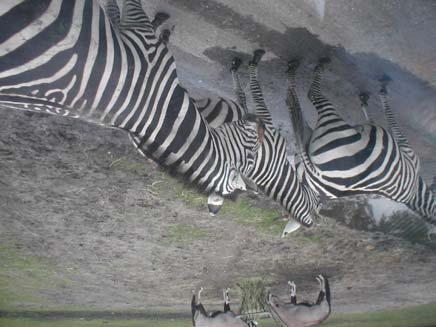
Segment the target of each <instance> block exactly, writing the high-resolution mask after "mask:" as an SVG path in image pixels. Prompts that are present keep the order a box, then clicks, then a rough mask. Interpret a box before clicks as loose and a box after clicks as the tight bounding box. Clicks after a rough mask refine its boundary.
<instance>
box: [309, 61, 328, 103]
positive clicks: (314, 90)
mask: <svg viewBox="0 0 436 327" xmlns="http://www.w3.org/2000/svg"><path fill="white" fill-rule="evenodd" d="M329 62H330V58H327V57H323V58H320V59H319V61H318V64H317V65H316V66H315V69H314V72H313V81H312V85H311V86H310V89H309V93H308V94H307V95H308V97H309V99H310V101H311V102H312V103H313V105H314V106H315V107H316V108H317V110H318V106H317V102H319V101H321V102H323V101H326V98H325V97H324V96H323V95H322V93H321V78H322V74H323V73H324V67H325V65H326V64H328V63H329Z"/></svg>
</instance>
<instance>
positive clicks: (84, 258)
mask: <svg viewBox="0 0 436 327" xmlns="http://www.w3.org/2000/svg"><path fill="white" fill-rule="evenodd" d="M0 114H1V120H0V130H1V135H0V136H1V137H0V155H1V161H0V205H1V209H0V210H1V225H0V239H1V242H2V261H3V266H2V270H1V275H0V277H1V279H0V280H1V281H2V285H0V291H1V293H2V295H3V296H4V298H6V299H10V301H9V303H3V305H4V306H5V307H6V308H15V309H22V310H26V309H41V308H44V309H56V308H57V309H59V308H95V309H100V310H107V309H109V310H110V309H113V308H119V309H141V310H143V309H147V310H158V309H165V310H168V311H177V312H185V311H186V310H187V308H188V303H189V299H190V294H191V290H192V289H193V288H198V287H200V286H201V285H203V286H204V287H205V288H206V291H205V293H204V297H205V299H207V300H205V301H207V303H209V304H218V303H219V302H220V295H221V289H222V288H224V287H228V286H230V287H233V289H234V292H238V287H237V286H236V283H238V282H239V283H240V282H241V281H243V280H245V279H247V278H251V277H258V278H262V279H263V280H264V281H265V282H266V284H267V286H268V288H270V290H271V291H272V292H275V293H277V294H280V295H283V296H285V295H286V294H285V293H286V281H287V280H290V279H292V280H295V281H296V283H297V285H298V287H299V288H298V291H299V293H300V294H301V296H302V297H303V298H306V299H309V300H315V296H316V292H317V290H316V288H317V285H316V282H315V280H314V277H315V275H316V274H318V273H324V274H326V275H327V276H328V277H330V279H331V288H332V292H333V303H334V304H333V305H334V310H335V311H336V312H349V311H367V310H376V309H382V308H390V307H398V306H406V305H412V304H421V303H428V302H431V301H435V300H436V283H435V281H434V271H435V269H436V252H435V250H434V248H433V249H432V248H431V247H428V246H425V245H419V244H412V243H410V242H408V241H405V240H402V239H399V238H395V237H393V236H389V235H384V234H381V233H370V232H364V231H359V230H354V229H351V228H349V227H347V226H345V225H344V224H342V223H340V222H338V221H336V220H334V219H326V220H325V221H321V222H320V223H319V224H318V226H317V227H315V228H313V229H311V230H299V231H298V232H296V233H295V234H293V235H292V236H291V237H289V238H286V239H281V238H280V230H281V228H282V227H283V222H282V221H280V220H275V218H276V217H280V209H278V208H277V207H275V206H274V205H273V204H272V203H271V202H270V201H269V200H268V199H265V198H263V197H262V196H260V195H250V196H242V197H240V198H239V199H238V201H236V202H235V203H231V202H227V205H226V207H225V209H224V210H223V213H220V214H219V215H218V216H216V217H210V216H209V215H208V214H207V210H206V204H205V198H204V197H202V196H200V195H199V194H197V193H196V192H195V191H194V190H192V189H189V188H186V187H184V186H183V185H182V184H180V183H178V182H176V181H175V180H174V179H173V178H170V177H168V176H167V175H166V174H164V173H162V172H159V171H158V170H156V169H155V168H154V167H153V165H152V164H150V163H147V162H145V159H144V158H143V157H141V156H140V155H139V154H138V153H136V152H135V150H134V149H133V147H132V146H131V145H130V143H129V140H128V138H127V135H126V134H125V133H123V132H121V131H117V130H112V129H104V128H96V126H95V125H90V124H86V123H82V122H79V121H76V120H72V119H60V118H57V117H53V116H45V115H44V116H41V115H38V114H30V113H24V112H15V111H7V110H3V111H1V113H0ZM23 122H25V123H23ZM259 208H260V209H259ZM14 256H15V257H20V258H23V257H24V258H29V259H26V260H27V264H26V265H18V264H17V263H16V261H14V260H13V258H12V259H11V257H14ZM17 260H24V259H17ZM239 296H240V295H239V294H238V293H235V294H234V298H235V301H236V302H237V301H238V300H240V298H238V297H239Z"/></svg>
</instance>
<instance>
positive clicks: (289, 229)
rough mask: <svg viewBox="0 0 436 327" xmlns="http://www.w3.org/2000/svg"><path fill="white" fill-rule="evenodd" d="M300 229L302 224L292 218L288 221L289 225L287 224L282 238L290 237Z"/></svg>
mask: <svg viewBox="0 0 436 327" xmlns="http://www.w3.org/2000/svg"><path fill="white" fill-rule="evenodd" d="M300 227H301V224H300V223H299V222H298V221H296V220H294V219H292V218H291V219H290V220H289V221H288V223H287V224H286V226H285V228H284V229H283V232H282V237H285V236H287V235H289V234H290V233H292V232H295V231H296V230H297V229H299V228H300Z"/></svg>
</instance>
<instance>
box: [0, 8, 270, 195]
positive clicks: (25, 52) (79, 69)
mask: <svg viewBox="0 0 436 327" xmlns="http://www.w3.org/2000/svg"><path fill="white" fill-rule="evenodd" d="M105 9H106V10H103V8H101V7H100V5H99V4H98V3H97V2H96V1H85V0H75V1H72V0H63V1H37V0H33V1H26V2H22V1H19V0H12V1H8V2H6V3H2V4H1V5H0V29H1V31H2V33H1V36H0V106H1V107H2V108H12V109H20V110H32V111H37V112H46V113H50V114H55V115H58V116H68V117H73V118H79V119H82V120H85V121H87V122H92V123H95V124H98V125H103V126H109V127H115V128H120V129H123V130H126V131H128V132H129V133H131V135H133V136H134V137H136V138H137V139H138V140H139V144H140V146H141V149H143V151H144V152H146V153H147V154H148V155H150V156H151V157H152V158H153V159H154V160H155V161H156V162H158V163H159V164H160V165H161V166H163V167H165V168H167V169H168V170H169V171H173V172H177V173H178V174H180V175H182V176H183V177H184V178H186V179H187V180H188V181H189V182H191V183H193V184H194V185H197V186H198V187H199V188H200V189H201V190H203V191H205V192H209V193H210V192H214V193H217V194H219V195H227V194H231V193H233V192H234V191H235V190H237V189H242V190H245V183H244V181H243V179H242V178H241V173H245V174H248V173H249V170H250V169H252V166H253V163H254V158H255V156H256V152H257V151H258V149H259V147H260V143H261V138H260V137H259V135H263V124H262V122H261V121H260V120H259V119H258V118H257V117H255V116H253V115H251V116H247V117H245V119H243V120H238V121H235V122H231V123H229V124H225V125H223V126H222V128H220V129H213V128H211V127H210V126H209V125H208V124H207V122H206V120H205V119H204V118H203V117H202V116H201V114H200V112H199V111H198V108H197V104H196V102H195V101H194V99H192V98H191V97H190V96H189V93H188V92H187V91H186V90H185V89H184V88H183V87H182V86H181V85H180V82H179V80H178V77H177V72H176V64H175V61H174V58H173V55H172V54H171V52H170V51H169V49H168V48H167V46H166V41H167V40H166V38H165V34H164V36H163V37H162V36H161V37H157V36H156V33H155V27H156V25H159V24H160V22H159V19H160V20H162V19H164V18H165V17H163V16H160V17H158V21H156V22H155V24H154V25H153V23H152V22H151V21H150V19H149V18H148V16H147V15H146V13H145V12H144V10H143V8H142V5H141V1H140V0H125V1H124V3H123V8H122V15H121V14H120V9H119V7H118V5H117V3H116V1H115V0H108V1H107V4H106V7H105Z"/></svg>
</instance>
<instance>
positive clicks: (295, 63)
mask: <svg viewBox="0 0 436 327" xmlns="http://www.w3.org/2000/svg"><path fill="white" fill-rule="evenodd" d="M299 66H300V60H298V59H292V60H289V61H288V70H287V73H291V72H295V71H296V70H297V68H298V67H299Z"/></svg>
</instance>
